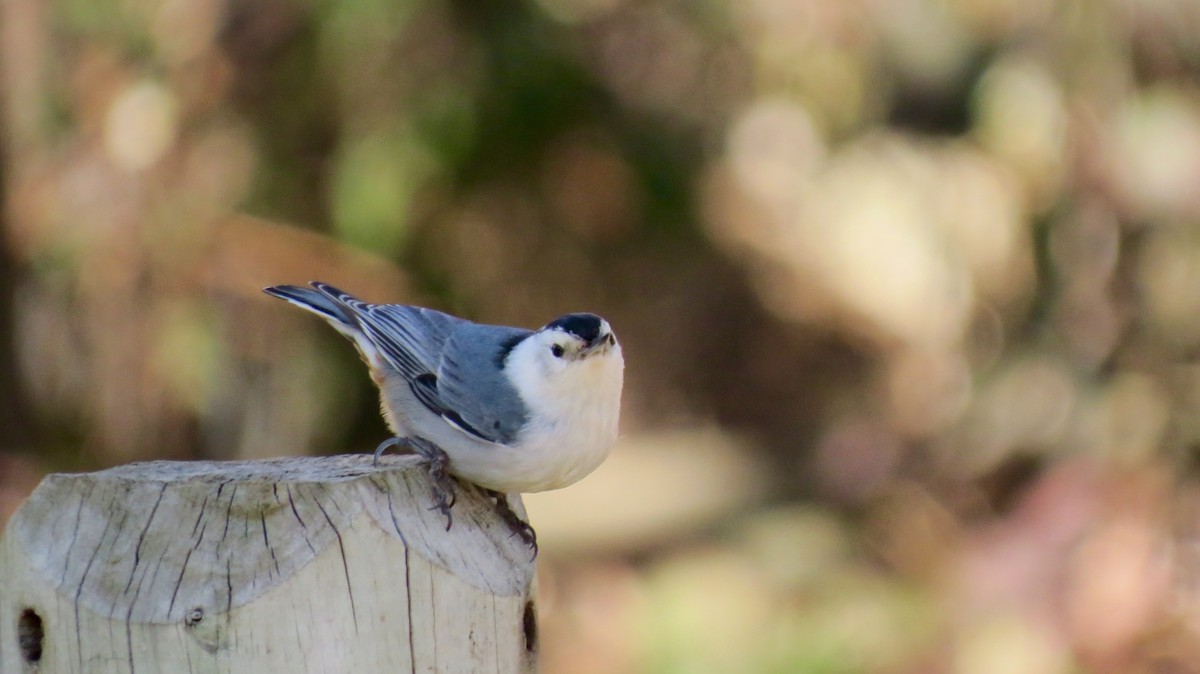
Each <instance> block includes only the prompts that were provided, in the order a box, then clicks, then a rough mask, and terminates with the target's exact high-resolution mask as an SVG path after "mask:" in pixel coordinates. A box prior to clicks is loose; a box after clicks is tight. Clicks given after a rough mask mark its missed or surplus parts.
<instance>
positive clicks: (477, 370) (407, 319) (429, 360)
mask: <svg viewBox="0 0 1200 674" xmlns="http://www.w3.org/2000/svg"><path fill="white" fill-rule="evenodd" d="M312 285H313V287H314V288H316V289H317V290H319V291H321V292H322V293H324V294H325V295H327V296H328V297H330V298H333V299H334V300H336V301H337V302H338V303H339V304H341V305H342V306H345V307H347V308H349V310H350V314H352V316H353V318H354V320H356V321H357V323H358V325H359V326H360V327H361V328H362V331H363V333H364V334H366V336H367V338H368V339H369V340H370V341H371V343H372V344H374V345H375V346H376V347H377V348H378V349H379V351H380V353H381V354H383V357H384V358H385V359H386V360H387V361H388V362H389V363H390V364H391V365H392V366H393V367H395V368H396V369H397V370H398V371H399V372H400V373H401V374H402V375H403V376H404V378H405V379H407V380H408V382H409V386H410V388H411V389H412V392H413V395H414V396H416V398H417V400H419V401H420V402H421V403H422V404H423V405H425V407H427V408H429V409H430V410H431V411H432V412H434V413H435V414H439V415H441V416H442V418H444V419H445V420H446V421H447V422H449V423H451V424H453V425H455V426H457V427H459V428H460V429H462V430H463V431H465V432H467V433H469V434H471V435H474V436H476V437H478V438H480V439H482V440H486V441H488V442H496V443H500V444H511V443H512V442H513V441H514V440H516V438H517V434H518V432H519V431H520V429H521V427H522V426H524V424H525V420H526V418H527V414H528V413H527V411H526V409H525V404H524V402H522V401H521V397H520V395H519V394H518V393H517V391H516V389H515V388H513V386H512V384H510V383H509V381H508V379H507V378H506V377H505V376H504V374H503V372H502V367H503V364H504V359H505V358H506V357H507V356H508V352H509V351H511V350H512V348H513V347H514V346H515V345H516V344H517V343H518V342H520V341H521V340H522V339H524V338H525V337H527V336H529V335H530V334H533V333H531V332H530V331H529V330H522V329H520V328H509V327H504V326H499V325H481V324H479V323H472V322H470V321H466V320H463V319H461V318H456V317H454V316H451V315H449V314H444V313H442V312H440V311H434V310H433V309H425V308H423V307H414V306H409V305H405V304H369V303H367V302H363V301H362V300H359V299H357V298H355V297H354V296H352V295H350V294H349V293H345V292H343V291H340V290H338V289H337V288H334V287H333V286H330V285H328V284H326V283H315V282H314V283H313V284H312Z"/></svg>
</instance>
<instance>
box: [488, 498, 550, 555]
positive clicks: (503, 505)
mask: <svg viewBox="0 0 1200 674" xmlns="http://www.w3.org/2000/svg"><path fill="white" fill-rule="evenodd" d="M483 491H484V493H485V494H487V495H488V496H490V497H491V498H492V499H493V500H494V501H495V504H496V513H497V514H498V515H500V519H502V520H504V523H505V524H507V525H508V528H509V531H511V532H512V535H513V536H517V537H518V538H520V539H521V542H522V543H524V544H525V545H527V546H529V549H530V550H532V551H533V556H534V557H537V554H538V543H537V532H536V531H534V530H533V527H532V526H530V524H529V523H528V522H526V521H525V520H523V519H521V516H520V515H518V514H517V513H516V511H514V510H513V509H512V506H510V505H509V504H508V496H507V495H505V494H504V493H503V492H498V491H495V490H492V489H485V490H483Z"/></svg>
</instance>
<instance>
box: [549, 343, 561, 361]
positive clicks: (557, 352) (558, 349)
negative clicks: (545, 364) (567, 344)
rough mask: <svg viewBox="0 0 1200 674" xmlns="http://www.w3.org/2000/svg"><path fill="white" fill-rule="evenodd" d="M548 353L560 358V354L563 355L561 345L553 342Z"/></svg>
mask: <svg viewBox="0 0 1200 674" xmlns="http://www.w3.org/2000/svg"><path fill="white" fill-rule="evenodd" d="M550 353H552V354H554V357H555V358H562V355H563V348H562V345H561V344H555V345H554V346H552V347H550Z"/></svg>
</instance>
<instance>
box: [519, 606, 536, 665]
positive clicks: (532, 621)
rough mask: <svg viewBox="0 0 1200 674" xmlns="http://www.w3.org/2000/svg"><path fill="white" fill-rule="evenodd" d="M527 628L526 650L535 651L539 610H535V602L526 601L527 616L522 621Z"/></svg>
mask: <svg viewBox="0 0 1200 674" xmlns="http://www.w3.org/2000/svg"><path fill="white" fill-rule="evenodd" d="M522 622H523V625H524V629H525V650H526V651H528V652H530V653H533V652H534V651H536V650H537V637H538V634H537V611H535V610H533V602H532V601H527V602H525V617H524V620H523V621H522Z"/></svg>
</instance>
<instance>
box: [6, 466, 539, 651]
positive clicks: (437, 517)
mask: <svg viewBox="0 0 1200 674" xmlns="http://www.w3.org/2000/svg"><path fill="white" fill-rule="evenodd" d="M430 503H431V495H430V493H429V487H428V478H427V476H426V475H425V472H424V469H423V468H422V467H420V466H418V465H416V463H415V461H414V460H413V459H412V458H411V457H386V458H385V460H384V461H381V463H380V465H379V466H378V467H374V466H372V463H371V457H369V456H358V455H354V456H339V457H327V458H289V459H275V460H268V461H251V462H153V463H141V464H131V465H128V466H122V467H119V468H114V469H110V470H106V471H101V472H97V473H86V474H77V475H51V476H49V477H47V478H46V479H45V480H44V481H43V483H42V484H41V485H40V486H39V487H38V488H37V490H35V491H34V493H33V494H32V495H31V496H30V498H29V500H28V501H27V502H26V503H25V504H24V505H23V506H22V508H21V509H20V510H19V511H18V512H17V514H16V515H15V516H14V517H13V519H12V521H11V522H10V523H9V527H8V531H7V532H6V533H5V536H4V538H3V539H2V540H0V643H2V644H3V645H2V646H0V671H4V672H35V671H36V672H46V673H57V672H97V673H105V672H139V671H140V672H175V671H179V672H243V671H244V672H266V673H268V674H269V673H271V672H284V671H286V672H293V671H311V672H372V671H380V672H382V671H388V672H393V671H400V672H474V671H497V672H525V671H532V670H533V669H534V668H535V665H536V650H537V649H536V615H535V607H534V604H533V571H534V564H533V560H532V555H531V552H530V550H529V549H528V548H526V547H525V546H524V545H523V544H522V543H521V541H520V540H519V539H518V538H516V537H514V536H513V535H512V534H511V532H510V530H509V529H508V527H507V526H506V525H504V524H503V523H502V522H500V521H499V520H498V518H497V517H496V516H495V514H494V512H493V508H492V506H491V504H490V503H488V502H487V500H486V499H485V498H484V497H483V496H482V495H481V494H480V493H479V492H478V491H476V490H474V489H473V488H470V487H464V488H461V489H460V490H459V502H458V504H457V505H456V506H455V507H454V517H455V523H454V526H453V527H452V528H451V529H450V531H446V530H445V519H444V518H443V517H442V515H441V514H439V513H437V512H435V511H431V510H430V509H429V504H430ZM514 505H515V506H517V507H519V506H520V504H519V502H518V503H515V504H514ZM31 613H32V614H33V615H34V616H36V618H37V619H38V620H40V621H41V625H42V630H43V633H44V636H43V639H42V643H41V644H40V646H41V654H40V658H38V660H37V661H36V662H33V661H31V657H32V651H31V649H30V648H28V647H27V646H24V647H20V648H13V647H12V645H13V644H16V643H18V641H19V635H20V634H22V630H24V634H25V636H26V642H28V641H29V633H30V632H31V630H32V629H33V628H32V627H31V624H32V622H33V619H32V618H30V617H29V615H30V614H31ZM22 616H25V617H24V618H23V617H22Z"/></svg>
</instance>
